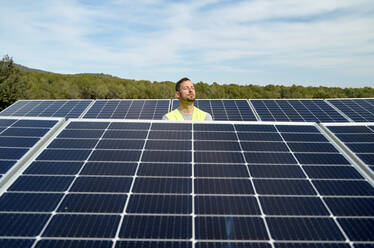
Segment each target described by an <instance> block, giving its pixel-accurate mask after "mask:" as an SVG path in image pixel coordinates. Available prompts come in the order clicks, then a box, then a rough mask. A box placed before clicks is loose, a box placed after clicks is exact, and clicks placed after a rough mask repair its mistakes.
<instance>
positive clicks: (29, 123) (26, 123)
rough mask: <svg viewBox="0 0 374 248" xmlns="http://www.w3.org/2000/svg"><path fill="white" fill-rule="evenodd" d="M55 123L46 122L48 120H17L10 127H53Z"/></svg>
mask: <svg viewBox="0 0 374 248" xmlns="http://www.w3.org/2000/svg"><path fill="white" fill-rule="evenodd" d="M56 123H57V121H48V120H18V121H17V122H16V123H14V124H13V125H12V127H36V128H42V127H47V128H48V127H53V126H54V125H55V124H56Z"/></svg>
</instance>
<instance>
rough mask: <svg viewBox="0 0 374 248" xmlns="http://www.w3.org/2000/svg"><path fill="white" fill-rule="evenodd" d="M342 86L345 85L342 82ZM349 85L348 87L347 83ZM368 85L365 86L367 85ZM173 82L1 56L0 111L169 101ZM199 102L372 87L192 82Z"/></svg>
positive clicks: (348, 94) (367, 92)
mask: <svg viewBox="0 0 374 248" xmlns="http://www.w3.org/2000/svg"><path fill="white" fill-rule="evenodd" d="M342 85H347V84H346V83H345V82H342ZM348 85H349V84H348ZM368 85H369V83H368ZM174 87H175V82H171V81H163V82H157V81H153V82H151V81H147V80H133V79H123V78H119V77H114V76H111V75H106V74H92V73H82V74H58V73H52V72H45V71H41V70H36V69H30V68H27V67H24V66H21V65H18V64H16V63H14V61H13V59H12V58H11V57H9V56H8V55H5V56H4V57H3V58H2V60H1V61H0V110H2V109H4V108H6V107H7V106H9V105H11V104H12V103H14V102H15V101H17V100H19V99H172V98H174V92H175V88H174ZM195 89H196V92H197V98H200V99H269V98H271V99H282V98H320V99H324V98H364V97H374V88H373V87H363V88H339V87H324V86H319V87H303V86H299V85H296V84H293V85H292V86H283V85H273V84H268V85H266V86H258V85H254V84H247V85H239V84H219V83H212V84H207V83H204V82H197V83H195Z"/></svg>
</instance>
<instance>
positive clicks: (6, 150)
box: [0, 117, 57, 178]
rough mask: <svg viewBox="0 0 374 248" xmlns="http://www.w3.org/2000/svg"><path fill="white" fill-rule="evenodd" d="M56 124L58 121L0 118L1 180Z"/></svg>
mask: <svg viewBox="0 0 374 248" xmlns="http://www.w3.org/2000/svg"><path fill="white" fill-rule="evenodd" d="M56 123H57V120H31V119H22V118H20V119H17V118H12V119H11V118H7V119H5V118H3V117H2V118H0V178H1V177H2V176H3V175H4V174H6V173H7V172H8V171H9V170H10V169H11V168H12V167H13V166H14V165H15V164H16V163H17V162H18V161H19V160H20V159H21V158H22V157H23V156H24V155H25V154H26V153H27V152H28V151H29V150H30V149H31V148H32V147H33V146H34V145H35V144H36V143H37V142H38V141H39V140H40V139H41V138H42V137H43V136H44V135H45V134H46V133H47V132H48V131H49V130H50V129H51V128H52V127H53V126H54V125H55V124H56Z"/></svg>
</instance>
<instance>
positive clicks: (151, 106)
mask: <svg viewBox="0 0 374 248" xmlns="http://www.w3.org/2000/svg"><path fill="white" fill-rule="evenodd" d="M169 107H170V100H166V99H164V100H96V101H95V103H94V104H93V105H92V107H91V108H90V109H89V110H88V111H87V113H86V114H85V115H84V117H83V118H90V119H139V120H161V119H162V116H163V115H164V114H166V113H168V112H169Z"/></svg>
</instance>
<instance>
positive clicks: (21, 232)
mask: <svg viewBox="0 0 374 248" xmlns="http://www.w3.org/2000/svg"><path fill="white" fill-rule="evenodd" d="M49 216H50V215H49V214H1V213H0V223H1V225H0V236H22V237H33V236H36V235H38V234H39V233H40V231H41V230H42V228H43V226H44V224H45V223H46V222H47V220H48V218H49Z"/></svg>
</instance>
